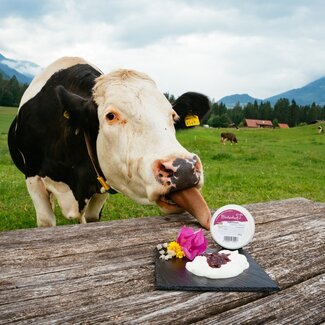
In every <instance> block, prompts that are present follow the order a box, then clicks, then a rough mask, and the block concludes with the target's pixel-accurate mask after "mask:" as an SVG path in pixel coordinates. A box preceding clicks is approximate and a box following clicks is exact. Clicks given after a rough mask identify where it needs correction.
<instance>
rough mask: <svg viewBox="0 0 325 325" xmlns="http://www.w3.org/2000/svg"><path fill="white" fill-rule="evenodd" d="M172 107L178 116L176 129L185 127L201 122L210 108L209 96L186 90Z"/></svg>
mask: <svg viewBox="0 0 325 325" xmlns="http://www.w3.org/2000/svg"><path fill="white" fill-rule="evenodd" d="M173 109H174V110H175V111H176V113H177V114H178V116H179V117H180V118H179V120H178V121H177V123H176V124H175V128H176V129H180V128H184V129H185V128H187V127H191V126H195V125H198V124H200V123H201V121H202V119H203V117H204V116H205V115H206V114H207V113H208V112H209V110H210V101H209V98H208V97H207V96H205V95H203V94H200V93H196V92H187V93H185V94H183V95H181V96H180V97H178V98H177V99H176V100H175V102H174V103H173Z"/></svg>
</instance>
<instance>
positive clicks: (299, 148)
mask: <svg viewBox="0 0 325 325" xmlns="http://www.w3.org/2000/svg"><path fill="white" fill-rule="evenodd" d="M15 112H16V109H8V108H2V107H0V231H1V230H11V229H19V228H31V227H35V226H36V220H35V212H34V208H33V205H32V202H31V199H30V197H29V195H28V192H27V189H26V186H25V180H24V176H23V175H22V174H21V173H20V172H19V171H18V170H17V169H16V167H15V166H14V165H13V163H12V162H11V158H10V156H9V153H8V148H7V130H8V127H9V125H10V122H11V121H12V119H13V118H14V115H15ZM317 126H318V125H308V126H302V127H296V128H292V129H275V130H269V129H241V130H240V131H235V130H230V129H229V130H226V131H230V132H235V133H236V135H237V138H238V141H239V142H238V144H237V145H230V143H226V145H222V144H221V143H220V133H221V130H220V129H205V128H200V127H197V128H194V129H191V130H182V131H179V132H178V133H177V138H178V140H179V141H180V142H181V143H182V144H183V145H184V146H185V147H186V148H187V149H188V150H190V151H193V152H195V153H197V154H198V155H199V156H200V157H201V160H202V162H203V165H204V171H205V185H204V188H203V190H202V192H203V195H204V197H205V199H206V201H207V203H208V205H209V206H210V208H211V209H213V208H217V207H220V206H222V205H225V204H229V203H235V204H247V203H255V202H264V201H270V200H279V199H286V198H291V197H305V198H307V199H311V200H315V201H323V202H325V190H324V189H325V169H324V153H325V135H319V134H317ZM222 131H224V130H222ZM56 215H57V216H58V217H57V224H58V225H63V224H71V223H72V222H71V221H68V220H66V219H64V218H63V217H62V215H61V213H60V211H59V209H58V208H56ZM102 215H103V216H102V220H116V219H124V218H131V217H143V216H152V215H160V212H159V210H158V209H157V208H156V207H154V206H141V205H138V204H136V203H134V202H132V201H131V200H129V199H128V198H126V197H124V196H122V195H113V196H111V197H110V198H109V199H108V200H107V202H106V204H105V208H104V210H103V214H102Z"/></svg>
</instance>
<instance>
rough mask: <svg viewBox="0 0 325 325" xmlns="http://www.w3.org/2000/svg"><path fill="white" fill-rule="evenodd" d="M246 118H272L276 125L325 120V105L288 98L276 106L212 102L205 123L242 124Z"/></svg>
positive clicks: (279, 101)
mask: <svg viewBox="0 0 325 325" xmlns="http://www.w3.org/2000/svg"><path fill="white" fill-rule="evenodd" d="M244 119H257V120H270V121H271V122H272V123H273V125H274V126H277V125H278V123H286V124H288V125H289V126H290V127H294V126H297V125H302V124H309V123H313V122H314V121H316V120H325V106H320V105H317V104H315V103H312V104H311V105H304V106H300V105H297V103H296V102H295V101H294V100H292V101H291V102H290V101H289V100H288V99H287V98H280V99H279V100H278V101H277V102H276V103H275V104H274V106H272V105H271V103H270V102H268V101H267V102H260V103H258V102H257V101H254V103H248V104H246V105H240V104H239V103H237V104H236V105H235V106H234V107H233V108H227V107H226V105H225V104H223V103H212V104H211V110H210V112H209V113H208V114H207V115H206V116H205V117H204V119H203V124H208V125H209V126H212V127H228V126H230V125H234V126H238V127H239V126H242V125H243V124H244Z"/></svg>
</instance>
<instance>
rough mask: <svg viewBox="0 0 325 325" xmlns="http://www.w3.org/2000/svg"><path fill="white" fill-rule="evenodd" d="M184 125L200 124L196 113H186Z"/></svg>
mask: <svg viewBox="0 0 325 325" xmlns="http://www.w3.org/2000/svg"><path fill="white" fill-rule="evenodd" d="M185 125H186V126H187V127H190V126H195V125H200V119H199V117H198V116H197V115H188V116H186V117H185Z"/></svg>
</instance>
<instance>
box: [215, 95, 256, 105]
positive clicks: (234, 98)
mask: <svg viewBox="0 0 325 325" xmlns="http://www.w3.org/2000/svg"><path fill="white" fill-rule="evenodd" d="M255 100H256V101H257V102H258V103H260V102H261V101H262V100H261V99H257V98H254V97H252V96H250V95H248V94H235V95H230V96H225V97H222V98H221V99H219V100H218V103H224V104H225V105H226V106H227V107H228V108H233V107H234V106H235V105H236V104H237V103H239V104H240V105H242V106H245V105H247V104H248V103H254V101H255Z"/></svg>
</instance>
